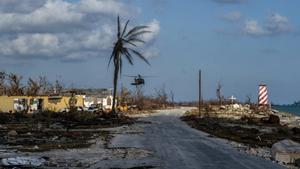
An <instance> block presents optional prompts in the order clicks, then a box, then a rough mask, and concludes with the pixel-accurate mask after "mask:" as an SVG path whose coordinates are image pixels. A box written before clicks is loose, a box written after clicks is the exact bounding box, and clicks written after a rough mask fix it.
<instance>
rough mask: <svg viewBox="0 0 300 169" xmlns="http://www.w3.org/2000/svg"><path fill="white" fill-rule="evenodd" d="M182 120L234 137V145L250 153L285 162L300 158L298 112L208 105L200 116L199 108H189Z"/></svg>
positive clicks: (299, 118)
mask: <svg viewBox="0 0 300 169" xmlns="http://www.w3.org/2000/svg"><path fill="white" fill-rule="evenodd" d="M182 120H183V121H185V122H186V123H188V124H189V125H190V126H192V127H193V128H196V129H199V130H202V131H204V132H207V133H209V134H212V135H214V136H217V137H220V138H225V139H227V140H231V141H229V142H230V143H231V144H233V146H234V147H237V148H238V149H239V150H240V151H243V152H245V153H247V154H251V155H255V156H259V157H262V158H264V159H268V160H276V161H278V162H279V163H282V164H291V163H292V164H293V163H295V162H296V161H297V159H298V158H300V144H299V143H297V142H300V117H298V116H295V115H291V114H288V113H280V112H276V113H275V112H273V111H271V110H269V111H258V110H252V109H251V108H250V106H249V105H238V104H233V105H226V106H221V107H217V106H214V107H213V106H212V107H209V106H208V107H206V109H205V111H204V110H203V113H201V115H200V116H199V113H198V112H197V111H192V112H187V113H186V114H185V116H183V117H182ZM232 142H233V143H232ZM298 162H299V160H298ZM299 164H300V162H299ZM289 168H293V167H291V166H289Z"/></svg>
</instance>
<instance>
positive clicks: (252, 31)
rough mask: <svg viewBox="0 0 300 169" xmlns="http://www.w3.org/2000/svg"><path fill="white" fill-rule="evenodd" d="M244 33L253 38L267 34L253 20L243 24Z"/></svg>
mask: <svg viewBox="0 0 300 169" xmlns="http://www.w3.org/2000/svg"><path fill="white" fill-rule="evenodd" d="M244 33H246V34H248V35H253V36H261V35H266V34H268V32H267V31H265V30H264V28H263V27H261V26H260V25H259V24H258V22H257V21H255V20H248V21H246V22H245V27H244Z"/></svg>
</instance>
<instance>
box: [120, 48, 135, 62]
mask: <svg viewBox="0 0 300 169" xmlns="http://www.w3.org/2000/svg"><path fill="white" fill-rule="evenodd" d="M122 53H123V54H124V55H125V56H126V58H127V61H128V62H129V63H130V64H131V65H133V58H132V56H131V54H130V53H129V52H128V50H127V49H126V48H123V51H122Z"/></svg>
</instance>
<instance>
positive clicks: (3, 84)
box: [0, 71, 7, 95]
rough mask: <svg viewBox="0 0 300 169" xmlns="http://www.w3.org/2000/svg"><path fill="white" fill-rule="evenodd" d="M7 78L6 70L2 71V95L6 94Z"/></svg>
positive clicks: (0, 80) (0, 83) (0, 87)
mask: <svg viewBox="0 0 300 169" xmlns="http://www.w3.org/2000/svg"><path fill="white" fill-rule="evenodd" d="M5 79H6V73H5V72H4V71H0V95H5V94H6V88H7V86H6V84H5Z"/></svg>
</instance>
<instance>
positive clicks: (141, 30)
mask: <svg viewBox="0 0 300 169" xmlns="http://www.w3.org/2000/svg"><path fill="white" fill-rule="evenodd" d="M128 23H129V20H127V22H126V24H125V26H124V28H123V29H122V28H121V24H120V17H119V16H118V34H117V40H116V42H115V44H114V47H113V51H112V54H111V56H110V59H109V62H108V65H110V62H111V60H113V62H114V82H113V83H114V84H113V85H114V90H113V103H112V111H113V112H116V111H115V107H116V105H115V104H116V102H115V100H116V94H117V84H118V78H119V74H121V72H122V63H123V61H122V58H123V57H125V58H126V60H127V61H128V62H129V64H131V65H133V57H132V54H134V55H136V56H137V57H139V58H140V59H142V60H143V61H145V62H146V63H147V64H148V65H150V63H149V62H148V60H147V59H146V58H145V57H144V56H143V55H142V54H141V53H140V52H138V51H136V50H134V49H132V48H131V47H136V46H137V45H136V44H135V43H136V42H139V43H145V42H144V41H143V40H141V39H140V38H139V37H140V35H143V34H145V33H150V31H147V30H146V29H147V28H148V27H147V26H135V27H134V28H132V29H131V30H129V31H127V26H128Z"/></svg>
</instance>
